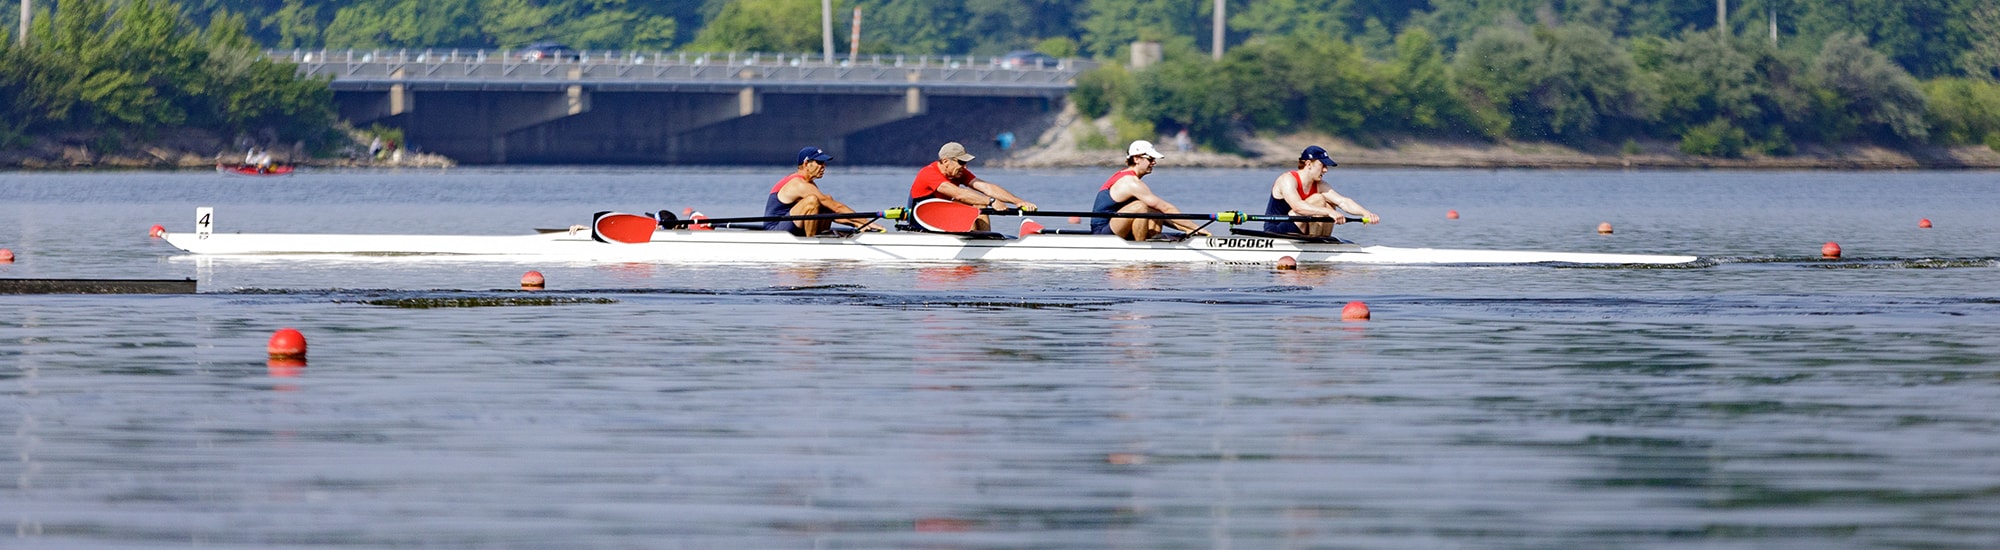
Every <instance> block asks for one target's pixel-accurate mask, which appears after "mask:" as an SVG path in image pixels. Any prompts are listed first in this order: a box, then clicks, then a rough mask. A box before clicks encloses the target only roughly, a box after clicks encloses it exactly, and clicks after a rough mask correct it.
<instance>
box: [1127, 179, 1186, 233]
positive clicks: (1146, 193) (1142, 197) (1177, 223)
mask: <svg viewBox="0 0 2000 550" xmlns="http://www.w3.org/2000/svg"><path fill="white" fill-rule="evenodd" d="M1127 177H1129V176H1127ZM1121 183H1122V182H1121ZM1125 191H1126V193H1128V194H1131V195H1132V200H1136V201H1139V202H1141V203H1144V204H1145V205H1146V207H1148V208H1152V209H1153V211H1155V212H1159V213H1162V214H1179V213H1181V209H1180V208H1176V207H1175V206H1174V203H1171V202H1167V199H1162V198H1160V196H1159V195H1155V194H1153V190H1152V189H1151V188H1148V187H1146V186H1145V185H1132V186H1126V187H1125ZM1168 222H1169V223H1172V224H1174V227H1179V228H1181V229H1183V230H1185V231H1187V232H1189V233H1193V232H1195V231H1197V230H1200V229H1201V224H1197V223H1194V222H1191V221H1187V220H1168Z"/></svg>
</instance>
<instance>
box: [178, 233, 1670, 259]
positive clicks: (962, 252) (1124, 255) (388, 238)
mask: <svg viewBox="0 0 2000 550" xmlns="http://www.w3.org/2000/svg"><path fill="white" fill-rule="evenodd" d="M578 233H580V234H573V233H567V232H557V233H544V234H537V235H512V236H476V235H329V234H276V233H265V234H255V233H209V234H206V235H202V234H191V233H169V234H167V235H166V241H167V242H168V243H170V244H172V245H174V246H175V247H177V248H180V249H181V250H185V251H188V252H191V253H194V254H203V255H273V254H342V255H376V256H380V255H394V256H409V255H450V256H485V257H494V258H496V259H499V258H522V259H527V258H536V259H540V258H556V259H566V260H596V261H638V262H798V261H821V260H853V261H890V262H895V261H965V260H993V261H1021V262H1116V263H1190V262H1200V263H1214V262H1226V263H1269V262H1275V261H1277V260H1278V259H1279V258H1281V257H1285V256H1291V257H1292V258H1293V259H1295V260H1297V261H1299V262H1301V263H1362V264H1524V263H1545V262H1560V263H1573V264H1680V263H1688V262H1693V261H1695V260H1696V258H1695V257H1694V256H1668V255H1643V254H1595V253H1576V252H1531V251H1505V250H1450V249H1431V248H1394V247H1387V246H1362V245H1358V244H1353V243H1344V242H1343V243H1316V242H1298V241H1293V240H1289V239H1283V238H1271V237H1261V236H1242V235H1231V236H1213V237H1192V238H1189V239H1187V240H1184V241H1179V242H1164V241H1141V242H1133V241H1126V240H1124V239H1121V238H1118V237H1116V236H1111V235H1052V234H1037V235H1027V236H1023V237H1020V238H1014V239H994V238H975V237H968V236H961V235H954V234H944V233H920V232H888V233H862V234H859V235H855V236H851V237H797V236H793V235H791V234H790V233H786V232H782V231H743V230H712V231H696V230H687V229H674V230H665V229H663V230H658V231H655V232H654V233H653V234H652V235H651V239H650V240H647V241H646V242H641V243H620V242H601V241H598V240H594V239H592V238H591V235H590V232H589V231H588V230H584V231H580V232H578Z"/></svg>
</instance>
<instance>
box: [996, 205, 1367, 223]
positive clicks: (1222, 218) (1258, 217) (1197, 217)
mask: <svg viewBox="0 0 2000 550" xmlns="http://www.w3.org/2000/svg"><path fill="white" fill-rule="evenodd" d="M980 213H982V214H990V215H995V216H1025V215H1028V214H1036V215H1049V216H1076V217H1079V218H1126V219H1135V220H1192V221H1215V222H1222V223H1227V224H1240V223H1251V222H1330V221H1333V218H1332V217H1330V216H1268V215H1263V214H1245V213H1242V212H1238V211H1234V210H1231V211H1227V212H1216V213H1214V214H1191V213H1180V214H1163V213H1158V212H1057V211H1052V210H1032V211H1022V210H1017V209H1011V208H1010V209H1006V210H980ZM1347 221H1350V222H1355V223H1368V222H1367V220H1365V219H1362V218H1352V217H1350V218H1347Z"/></svg>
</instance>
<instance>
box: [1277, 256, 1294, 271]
mask: <svg viewBox="0 0 2000 550" xmlns="http://www.w3.org/2000/svg"><path fill="white" fill-rule="evenodd" d="M1298 268H1299V260H1298V258H1293V257H1291V256H1285V257H1282V258H1278V269H1298Z"/></svg>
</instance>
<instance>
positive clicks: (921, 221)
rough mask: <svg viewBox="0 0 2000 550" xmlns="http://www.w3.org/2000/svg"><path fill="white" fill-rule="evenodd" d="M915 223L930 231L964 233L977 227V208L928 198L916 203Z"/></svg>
mask: <svg viewBox="0 0 2000 550" xmlns="http://www.w3.org/2000/svg"><path fill="white" fill-rule="evenodd" d="M912 217H913V218H916V222H917V225H919V226H922V227H923V228H924V229H929V230H931V231H940V232H944V233H964V232H967V231H971V230H972V228H973V227H977V225H978V223H979V209H978V208H974V207H971V206H966V205H963V204H959V203H957V202H953V201H948V200H944V199H930V200H926V201H924V202H920V203H917V209H916V212H914V215H913V216H912Z"/></svg>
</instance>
